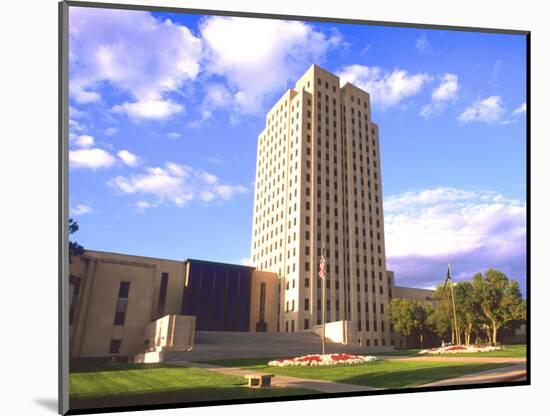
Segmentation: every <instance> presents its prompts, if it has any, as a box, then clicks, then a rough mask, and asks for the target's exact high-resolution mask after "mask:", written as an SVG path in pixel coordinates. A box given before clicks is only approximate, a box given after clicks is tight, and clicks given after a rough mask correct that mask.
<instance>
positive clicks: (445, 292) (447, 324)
mask: <svg viewBox="0 0 550 416" xmlns="http://www.w3.org/2000/svg"><path fill="white" fill-rule="evenodd" d="M433 298H434V300H435V301H436V306H435V308H434V311H433V313H432V315H431V316H430V317H429V323H430V324H431V327H432V328H433V329H434V331H435V333H436V334H437V335H438V336H439V337H440V338H443V339H450V341H451V342H452V343H453V344H454V343H455V331H454V318H453V306H452V303H451V292H450V290H449V289H447V288H446V287H445V286H438V287H437V288H436V289H435V293H434V295H433Z"/></svg>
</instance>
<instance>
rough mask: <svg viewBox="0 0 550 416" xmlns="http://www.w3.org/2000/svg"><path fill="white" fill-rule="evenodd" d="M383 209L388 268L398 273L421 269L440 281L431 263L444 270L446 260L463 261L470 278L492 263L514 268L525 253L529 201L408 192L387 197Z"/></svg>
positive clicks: (489, 194) (483, 194)
mask: <svg viewBox="0 0 550 416" xmlns="http://www.w3.org/2000/svg"><path fill="white" fill-rule="evenodd" d="M384 211H385V212H384V215H385V220H384V224H385V237H386V255H387V257H388V264H389V266H388V267H389V268H393V269H395V271H396V276H398V272H399V274H401V275H402V276H408V277H411V278H412V277H414V275H415V273H416V274H417V278H418V279H425V281H426V282H428V281H430V279H432V280H433V281H436V280H437V279H438V278H439V277H440V276H439V275H435V276H434V275H433V274H432V275H431V276H430V274H429V273H431V272H428V271H429V270H430V267H432V265H434V264H438V268H441V275H442V273H443V272H444V269H443V268H444V263H445V262H446V261H449V260H450V261H456V262H458V261H459V260H460V264H461V266H460V270H461V273H463V275H462V277H470V276H471V274H473V273H474V272H475V271H479V270H481V269H484V268H488V267H497V266H502V267H505V266H506V265H508V266H509V267H510V268H512V265H513V264H520V263H521V261H522V259H524V257H525V244H526V205H525V202H522V201H518V200H515V199H510V198H506V197H505V196H503V195H502V194H499V193H496V192H487V191H466V190H461V189H456V188H435V189H427V190H423V191H418V192H406V193H404V194H401V195H395V196H389V197H387V198H386V200H385V202H384ZM439 263H441V265H439ZM514 267H516V266H514ZM480 268H481V269H480ZM478 269H479V270H478ZM434 270H435V268H434ZM514 270H515V269H514ZM423 273H424V276H423V277H422V274H423ZM470 273H471V274H470ZM433 281H432V283H433Z"/></svg>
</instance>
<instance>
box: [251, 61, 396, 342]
mask: <svg viewBox="0 0 550 416" xmlns="http://www.w3.org/2000/svg"><path fill="white" fill-rule="evenodd" d="M370 110H371V108H370V99H369V94H368V93H367V92H365V91H363V90H361V89H359V88H357V87H355V86H354V85H351V84H349V83H347V84H345V85H344V86H343V87H340V79H339V78H338V77H337V76H335V75H333V74H331V73H329V72H327V71H325V70H323V69H322V68H320V67H318V66H316V65H313V66H311V67H310V68H309V69H308V70H307V72H306V73H305V74H304V75H303V76H302V77H301V78H300V79H299V80H298V81H297V83H296V86H295V87H294V88H292V89H290V90H288V91H287V92H286V93H285V94H284V95H283V96H282V97H281V99H279V101H278V102H277V103H276V104H275V105H274V106H273V108H271V110H269V112H268V113H267V119H266V127H265V129H264V130H263V131H262V132H261V133H260V135H259V137H258V155H257V167H256V182H255V195H254V219H253V232H252V262H253V266H255V267H257V268H258V269H260V270H264V271H271V272H275V273H278V274H279V276H280V286H279V293H280V296H279V309H278V316H279V321H278V329H277V330H278V331H280V332H294V331H299V330H303V329H311V328H312V327H314V326H315V325H318V324H320V323H321V280H320V279H319V276H318V265H319V259H320V256H321V254H322V253H323V251H324V253H325V254H324V256H325V259H326V272H327V273H326V311H327V312H326V313H327V322H335V321H342V320H346V321H349V328H348V329H346V331H345V332H347V334H346V336H347V341H348V342H349V343H356V344H360V345H363V346H373V347H374V346H384V345H389V343H390V328H389V316H388V315H389V311H388V302H389V298H391V293H388V287H389V285H388V278H389V276H388V275H387V273H386V257H385V244H384V218H383V211H382V187H381V178H380V150H379V142H378V126H377V125H376V124H374V123H373V122H372V120H371V111H370Z"/></svg>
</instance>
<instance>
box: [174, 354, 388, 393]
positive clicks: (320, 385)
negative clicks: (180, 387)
mask: <svg viewBox="0 0 550 416" xmlns="http://www.w3.org/2000/svg"><path fill="white" fill-rule="evenodd" d="M170 364H175V365H181V366H183V367H194V368H203V369H205V370H209V371H215V372H217V373H221V374H227V375H230V376H238V377H244V376H245V375H247V374H261V373H258V372H257V371H251V370H243V369H242V368H236V367H220V366H217V365H212V364H205V363H196V362H188V361H187V362H184V361H180V362H171V363H170ZM271 385H272V386H273V387H288V388H295V389H308V390H315V391H319V392H322V393H343V392H354V391H371V390H378V388H376V387H370V386H359V385H356V384H345V383H336V382H333V381H326V380H309V379H305V378H298V377H289V376H282V375H275V377H273V378H272V379H271Z"/></svg>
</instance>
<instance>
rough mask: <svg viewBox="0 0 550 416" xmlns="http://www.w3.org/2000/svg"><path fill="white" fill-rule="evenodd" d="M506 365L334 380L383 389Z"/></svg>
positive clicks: (416, 370)
mask: <svg viewBox="0 0 550 416" xmlns="http://www.w3.org/2000/svg"><path fill="white" fill-rule="evenodd" d="M502 367H506V365H503V364H472V365H460V366H441V367H426V368H411V369H406V370H395V371H372V372H368V373H365V374H358V375H354V376H351V377H347V378H342V379H338V380H335V381H337V382H338V383H347V384H359V385H365V386H371V387H379V388H385V389H399V388H410V387H418V386H421V385H423V384H427V383H431V382H434V381H439V380H446V379H450V378H455V377H460V376H464V375H469V374H473V373H479V372H482V371H487V370H493V369H496V368H502Z"/></svg>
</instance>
